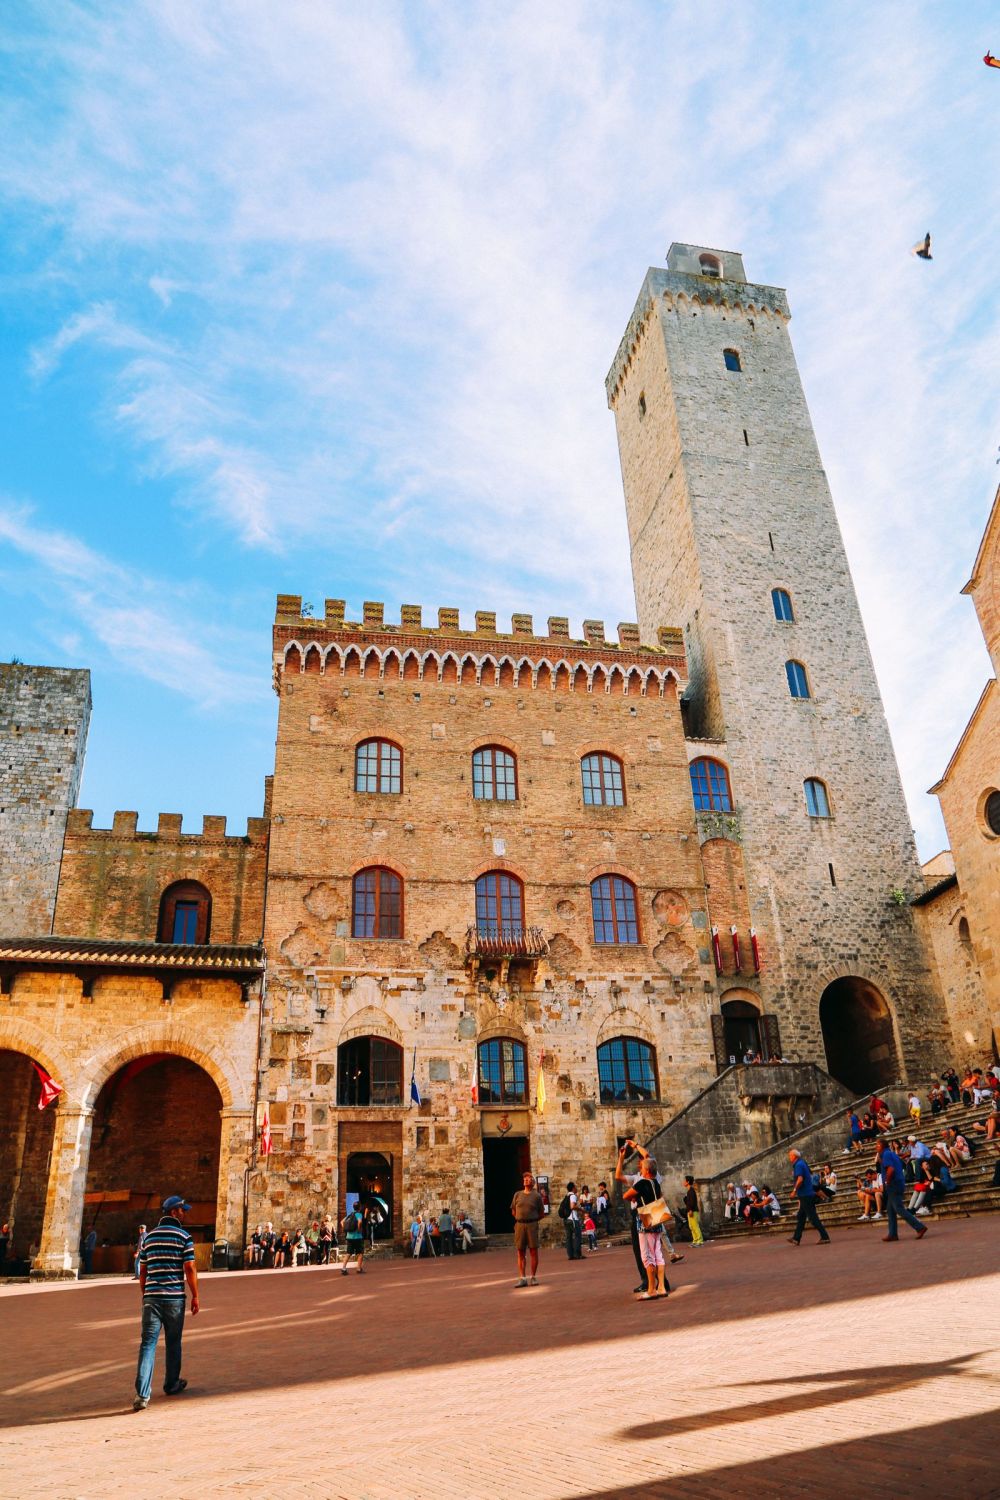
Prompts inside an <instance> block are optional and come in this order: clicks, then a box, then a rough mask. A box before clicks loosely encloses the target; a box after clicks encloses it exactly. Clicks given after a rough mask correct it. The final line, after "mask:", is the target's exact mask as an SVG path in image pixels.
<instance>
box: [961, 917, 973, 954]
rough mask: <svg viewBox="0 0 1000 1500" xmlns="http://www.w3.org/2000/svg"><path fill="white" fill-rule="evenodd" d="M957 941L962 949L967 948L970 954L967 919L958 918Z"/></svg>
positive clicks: (970, 945)
mask: <svg viewBox="0 0 1000 1500" xmlns="http://www.w3.org/2000/svg"><path fill="white" fill-rule="evenodd" d="M958 941H959V942H960V943H961V944H962V947H963V948H968V949H969V950H970V952H971V950H972V934H971V932H970V931H969V920H968V918H967V917H960V918H959V920H958Z"/></svg>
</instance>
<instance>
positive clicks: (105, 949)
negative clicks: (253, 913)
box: [0, 937, 264, 975]
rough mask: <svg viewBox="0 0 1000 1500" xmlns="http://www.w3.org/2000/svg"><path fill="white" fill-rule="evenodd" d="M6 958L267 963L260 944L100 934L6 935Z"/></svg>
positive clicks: (222, 968)
mask: <svg viewBox="0 0 1000 1500" xmlns="http://www.w3.org/2000/svg"><path fill="white" fill-rule="evenodd" d="M0 963H5V964H11V963H17V964H56V965H59V966H60V967H62V966H66V967H72V968H80V967H91V966H92V967H94V968H102V969H108V968H115V969H139V970H141V969H148V970H150V971H151V972H154V973H156V972H160V973H162V971H163V970H164V969H176V970H178V971H181V972H184V971H187V972H189V973H190V972H192V971H195V970H196V971H198V972H199V973H203V974H204V973H211V974H241V975H245V974H258V973H260V971H261V970H262V969H263V967H264V949H263V945H262V944H260V943H245V944H241V945H233V946H227V945H225V944H220V943H128V942H111V941H106V940H103V939H99V938H73V937H42V938H0Z"/></svg>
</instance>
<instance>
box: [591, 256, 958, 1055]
mask: <svg viewBox="0 0 1000 1500" xmlns="http://www.w3.org/2000/svg"><path fill="white" fill-rule="evenodd" d="M684 263H685V264H686V263H687V261H685V262H684ZM787 322H788V307H787V303H786V300H785V296H784V293H783V292H782V291H780V290H778V289H776V288H772V287H763V286H758V285H753V284H749V283H745V282H742V281H737V280H729V281H716V282H708V281H706V280H705V279H704V278H702V277H699V276H691V275H687V274H684V273H682V272H679V271H675V270H656V269H653V270H650V271H649V273H648V274H647V277H646V280H645V283H644V285H643V288H642V291H641V293H640V297H639V301H638V303H637V305H636V310H635V313H634V315H633V318H632V321H631V323H630V325H629V329H628V331H627V333H626V336H625V339H623V341H622V345H621V348H620V349H619V352H618V356H617V357H616V360H615V363H614V365H613V367H612V371H611V374H610V375H609V377H608V395H609V401H610V404H611V406H612V408H613V410H614V413H615V420H616V423H617V427H618V439H619V448H620V454H621V465H622V475H623V480H624V486H625V497H626V505H627V509H628V514H629V529H630V538H631V543H632V565H633V574H634V578H635V586H636V599H637V604H638V611H639V622H640V626H641V627H642V629H643V631H644V632H646V633H648V631H649V629H650V626H651V624H652V623H653V622H655V621H657V620H659V619H661V618H664V617H666V618H669V619H671V620H679V621H680V622H681V623H682V624H683V627H684V633H685V642H686V644H687V647H688V655H689V660H690V663H691V688H690V691H689V694H688V696H689V698H690V700H691V704H690V708H689V710H688V724H689V729H690V731H691V732H692V733H693V734H696V735H707V736H711V737H713V738H716V739H720V740H725V742H726V748H727V754H728V763H729V767H730V773H731V777H732V784H733V793H734V796H735V799H736V803H737V807H738V812H739V820H740V829H741V839H742V845H743V849H744V854H745V859H746V864H747V873H748V888H749V890H748V894H749V900H750V913H751V916H752V918H753V920H754V922H755V925H756V926H757V927H758V928H762V927H764V926H765V925H767V926H768V927H770V929H771V930H772V931H773V933H774V938H773V940H772V941H771V943H770V944H769V945H768V946H766V948H765V954H766V967H765V972H764V975H763V990H764V997H765V1002H766V1009H768V1010H773V1011H775V1012H776V1013H777V1014H778V1016H779V1018H780V1022H781V1029H782V1039H783V1045H784V1049H785V1051H786V1053H788V1054H789V1055H792V1056H795V1057H800V1058H806V1059H808V1058H812V1059H814V1060H816V1061H817V1062H818V1063H820V1064H824V1063H825V1048H824V1042H823V1037H822V1033H821V1028H820V1025H819V1014H818V1011H819V1000H820V997H821V995H822V993H823V990H824V989H825V987H826V985H827V984H828V983H829V982H830V981H831V980H833V979H835V978H837V977H839V976H844V975H858V976H860V977H862V978H867V979H869V980H871V981H872V982H874V983H875V985H876V986H877V987H878V988H879V990H880V991H881V992H882V994H883V995H884V996H885V997H886V999H887V1001H888V1002H889V1005H890V1007H891V1008H892V1010H893V1012H894V1017H895V1023H896V1039H897V1047H898V1048H899V1049H900V1050H901V1053H902V1058H901V1065H902V1067H904V1068H906V1069H910V1070H913V1071H914V1072H915V1073H917V1074H919V1073H920V1072H922V1071H923V1069H924V1066H925V1064H926V1062H927V1061H928V1060H929V1059H935V1060H936V1059H937V1058H939V1057H940V1056H941V1055H943V1052H944V1051H946V1050H947V1048H948V1045H949V1028H948V1024H947V1017H946V1014H945V1010H944V1006H943V1003H942V1001H941V998H940V996H939V995H938V993H937V991H936V987H935V984H934V981H933V977H932V975H931V973H930V969H929V963H928V955H927V953H926V951H925V948H924V945H923V942H922V941H921V938H920V935H919V934H918V933H917V931H916V929H915V927H914V924H913V920H912V917H911V915H910V913H909V911H908V910H907V908H906V907H905V906H903V907H898V906H894V905H893V902H892V892H893V890H894V889H898V890H900V891H902V892H903V893H905V895H907V896H910V897H912V896H915V895H916V894H917V893H918V892H919V891H920V890H921V888H922V882H921V879H920V871H919V866H918V864H917V858H916V850H915V846H914V840H913V835H912V831H911V828H910V821H909V816H908V814H907V810H906V804H905V801H904V799H903V793H902V788H901V784H900V780H899V775H898V770H897V767H896V763H895V758H894V755H893V750H892V745H891V742H890V739H889V733H888V728H887V725H886V722H885V717H884V713H883V710H882V704H881V700H880V697H879V692H878V685H877V682H876V680H875V674H874V670H873V667H872V662H871V657H870V653H869V650H868V645H867V641H866V639H865V634H864V627H863V624H862V621H861V615H860V611H859V608H858V604H857V599H856V597H855V594H854V589H853V585H852V582H851V577H850V571H849V568H848V564H847V559H846V556H845V553H844V549H843V544H842V541H841V537H840V531H839V528H838V525H837V520H836V515H835V513H834V509H833V504H832V501H831V497H830V493H829V489H828V487H827V484H826V480H825V477H824V474H823V470H822V466H821V462H820V457H819V453H818V451H817V448H816V442H815V437H814V435H813V431H812V426H811V423H810V420H809V414H808V410H807V407H806V403H805V397H804V394H803V391H802V386H801V382H800V379H799V374H798V370H797V367H796V364H795V358H794V354H793V352H792V348H791V344H790V341H789V337H788V328H787ZM726 348H735V349H737V350H738V352H739V355H740V359H741V362H742V370H741V372H739V373H737V372H730V371H728V370H727V369H726V368H725V365H724V360H723V350H724V349H726ZM640 396H641V397H642V398H643V400H642V402H640ZM643 406H644V407H645V411H643V409H642V408H643ZM776 587H781V588H784V589H786V590H787V591H788V592H789V594H790V595H791V598H792V601H793V606H794V611H795V620H794V622H793V623H779V622H778V621H776V620H775V618H774V612H773V608H772V604H771V590H772V589H773V588H776ZM789 659H796V660H800V661H802V662H804V663H805V665H806V668H807V671H808V674H809V680H810V685H811V690H812V697H811V698H810V699H809V700H808V701H796V700H794V699H792V698H791V696H790V694H789V691H788V686H787V683H786V678H785V662H786V660H789ZM810 776H814V777H818V778H820V779H822V780H823V781H825V782H826V784H827V786H828V788H829V792H830V799H831V803H832V811H833V816H832V817H831V818H828V819H817V818H810V817H808V816H807V814H806V808H805V802H804V795H803V782H804V780H805V779H806V778H807V777H810ZM831 866H832V867H833V872H834V875H833V878H834V879H835V881H836V884H835V885H834V884H833V881H832V879H831V874H830V867H831Z"/></svg>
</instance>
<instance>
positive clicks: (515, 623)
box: [274, 594, 684, 656]
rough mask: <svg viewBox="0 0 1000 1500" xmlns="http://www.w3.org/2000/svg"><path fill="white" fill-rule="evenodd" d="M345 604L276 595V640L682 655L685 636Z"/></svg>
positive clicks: (559, 619)
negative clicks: (323, 636)
mask: <svg viewBox="0 0 1000 1500" xmlns="http://www.w3.org/2000/svg"><path fill="white" fill-rule="evenodd" d="M345 612H346V604H345V602H344V600H343V599H327V600H326V604H325V608H324V612H323V614H322V616H315V615H311V614H308V615H304V614H303V613H302V595H301V594H279V595H278V603H277V609H276V611H275V616H274V624H275V640H276V642H277V637H278V631H279V629H282V628H283V629H287V628H288V627H293V628H295V630H296V633H297V634H301V633H302V631H303V630H304V631H305V632H306V633H307V634H309V635H312V634H316V633H317V632H323V633H326V632H331V631H332V632H336V633H337V634H338V635H349V636H374V635H404V636H428V637H431V638H434V639H440V638H441V637H442V636H446V637H448V638H449V639H451V638H457V639H460V640H490V641H512V642H516V643H517V645H518V647H522V646H523V647H530V646H539V647H544V648H546V649H547V650H550V651H551V649H552V646H553V643H557V642H558V643H565V645H566V646H567V647H575V646H580V647H583V648H585V649H586V648H595V647H596V648H599V649H601V650H604V651H606V650H609V649H610V650H612V651H615V650H621V651H627V652H633V653H634V652H648V653H650V654H652V655H656V656H660V655H662V654H663V653H667V654H669V655H676V654H677V653H678V651H679V652H680V654H682V655H683V651H684V636H683V632H682V631H681V630H679V629H677V628H674V627H669V626H662V627H661V628H660V629H659V631H658V632H657V635H658V641H657V644H656V645H655V646H651V645H649V644H648V643H647V644H645V645H643V644H642V642H641V641H640V638H639V627H638V625H636V624H634V623H633V622H631V621H622V622H621V623H619V625H618V627H617V635H618V639H617V641H609V640H608V639H607V637H606V635H605V629H604V621H603V620H584V622H583V635H582V637H575V636H572V635H570V630H569V618H568V616H565V615H550V616H549V618H548V622H547V624H548V629H547V631H546V634H545V635H536V633H535V627H534V618H533V616H532V615H529V614H515V615H512V616H511V628H510V630H509V631H504V630H498V629H497V617H496V614H495V612H494V611H492V610H476V612H475V621H476V624H475V628H474V629H473V630H469V629H463V628H462V625H461V621H460V618H459V615H460V612H459V610H457V609H449V608H442V609H439V610H438V612H437V625H425V624H424V620H423V607H422V606H421V605H419V604H404V605H402V607H401V609H400V618H399V623H398V624H395V623H393V622H391V621H389V620H386V618H385V605H384V604H382V603H381V602H378V601H371V600H367V601H366V602H365V603H364V604H363V605H362V615H363V618H362V619H361V620H347V619H345Z"/></svg>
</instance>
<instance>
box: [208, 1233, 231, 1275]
mask: <svg viewBox="0 0 1000 1500" xmlns="http://www.w3.org/2000/svg"><path fill="white" fill-rule="evenodd" d="M228 1269H229V1241H228V1240H216V1242H215V1244H214V1245H213V1246H212V1270H213V1271H228Z"/></svg>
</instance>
